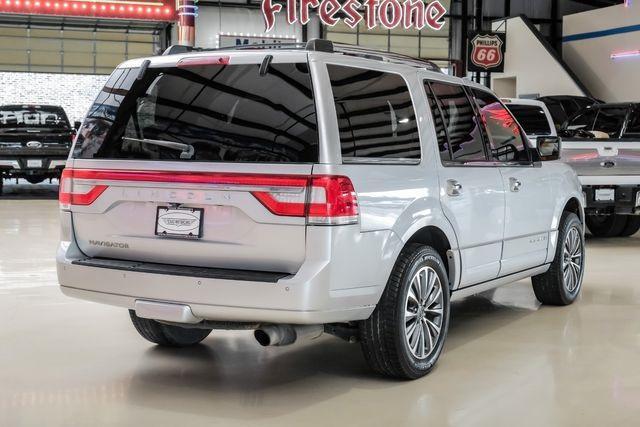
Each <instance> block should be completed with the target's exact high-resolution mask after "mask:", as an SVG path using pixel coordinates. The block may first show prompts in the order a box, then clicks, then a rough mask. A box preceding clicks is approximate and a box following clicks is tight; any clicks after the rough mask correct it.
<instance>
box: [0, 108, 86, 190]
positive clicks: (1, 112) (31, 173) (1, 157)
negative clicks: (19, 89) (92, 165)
mask: <svg viewBox="0 0 640 427" xmlns="http://www.w3.org/2000/svg"><path fill="white" fill-rule="evenodd" d="M76 125H79V123H77V124H76ZM75 134H76V130H75V129H74V128H73V127H71V125H70V123H69V119H68V118H67V115H66V113H65V112H64V110H63V109H62V107H57V106H50V105H3V106H0V192H1V191H2V184H3V181H4V179H10V178H16V179H18V178H24V179H26V180H27V181H29V182H30V183H32V184H37V183H39V182H42V181H44V180H45V179H52V178H60V175H61V173H62V169H64V165H65V163H66V160H67V157H68V155H69V150H70V149H71V144H72V142H73V139H74V137H75Z"/></svg>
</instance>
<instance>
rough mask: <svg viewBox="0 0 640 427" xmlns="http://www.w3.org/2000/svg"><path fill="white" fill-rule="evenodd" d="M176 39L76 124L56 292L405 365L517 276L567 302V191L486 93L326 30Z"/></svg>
mask: <svg viewBox="0 0 640 427" xmlns="http://www.w3.org/2000/svg"><path fill="white" fill-rule="evenodd" d="M174 51H175V49H172V50H171V51H170V52H168V54H165V55H162V56H158V57H154V58H149V59H139V60H131V61H128V62H125V63H124V64H122V65H121V66H119V67H118V68H117V69H116V70H115V71H114V73H113V74H112V75H111V77H110V78H109V81H108V82H107V84H106V86H105V88H104V89H103V90H102V92H101V93H100V94H99V96H98V98H97V99H96V102H95V104H94V105H93V107H92V108H91V110H90V112H89V114H88V116H87V118H86V119H85V121H84V123H83V126H82V128H81V129H80V131H79V135H78V138H77V140H76V142H75V146H74V149H73V151H72V154H71V157H70V159H69V161H68V164H67V168H66V169H65V171H64V176H63V179H62V183H61V190H60V205H61V220H62V242H61V244H60V247H59V251H58V256H57V264H58V277H59V281H60V284H61V286H62V291H63V292H64V293H65V294H67V295H69V296H73V297H78V298H82V299H86V300H91V301H97V302H101V303H105V304H112V305H116V306H121V307H124V308H127V309H129V313H130V316H131V320H132V321H133V325H134V326H135V328H136V329H137V330H138V332H139V333H140V335H142V336H143V337H144V338H146V339H147V340H149V341H151V342H154V343H156V344H159V345H165V346H187V345H193V344H196V343H199V342H200V341H202V340H203V339H204V338H205V337H206V336H207V335H208V334H209V333H210V332H211V330H213V329H248V330H254V331H255V332H254V333H255V337H256V339H257V340H258V342H259V343H260V344H262V345H264V346H269V345H286V344H291V343H293V342H295V341H296V340H301V339H309V338H315V337H317V336H319V335H321V334H322V333H323V332H327V333H330V334H333V335H336V336H338V337H341V338H343V339H346V340H348V341H350V342H359V343H360V344H361V346H362V349H363V351H364V354H365V356H366V359H367V361H368V362H369V364H370V365H371V367H372V368H373V369H374V370H376V371H378V372H380V373H382V374H385V375H389V376H394V377H401V378H418V377H420V376H422V375H425V374H426V373H428V372H429V371H430V370H431V369H432V368H433V366H434V364H435V363H436V361H437V359H438V357H439V356H440V354H441V352H442V349H443V344H444V340H445V337H446V334H447V328H448V325H449V315H450V303H451V300H452V299H455V298H461V297H464V296H468V295H472V294H476V293H478V292H482V291H485V290H488V289H491V288H494V287H496V286H499V285H504V284H508V283H512V282H514V281H517V280H521V279H524V278H528V277H532V278H533V279H532V280H533V287H534V290H535V294H536V296H537V298H538V299H539V300H540V301H541V302H543V303H546V304H553V305H566V304H570V303H572V302H573V301H574V300H575V299H576V298H577V296H578V294H579V292H580V288H581V283H582V277H583V272H584V262H585V260H584V232H583V231H584V227H583V218H584V215H583V207H582V206H583V195H582V190H581V187H580V183H579V182H578V179H577V177H576V174H575V173H574V172H573V170H572V169H571V168H570V167H568V166H566V165H564V164H562V163H560V162H555V161H549V162H547V161H544V160H553V159H556V158H557V156H558V152H559V148H560V147H559V144H560V142H559V140H558V139H557V138H548V137H547V138H542V139H541V140H539V141H538V144H537V145H538V147H536V148H532V147H530V146H529V142H528V141H527V139H526V136H525V135H524V134H523V132H522V130H521V128H520V126H519V125H518V123H517V122H516V120H515V119H514V118H513V117H512V116H511V114H510V113H509V112H508V110H507V109H506V108H505V107H504V105H503V104H502V103H501V102H500V101H499V100H498V99H497V98H496V97H495V96H494V95H493V94H492V93H491V92H490V91H488V90H487V89H486V88H484V87H482V86H480V85H476V84H473V83H471V82H469V81H463V80H461V79H458V78H454V77H450V76H446V75H444V74H442V73H440V72H439V71H438V70H437V68H436V67H434V66H433V65H432V64H430V63H425V62H421V61H417V60H412V59H410V58H403V57H400V56H397V55H391V54H383V53H377V52H371V51H365V50H361V49H357V48H354V47H345V46H338V45H333V44H331V43H330V42H326V41H322V40H314V41H312V42H310V43H308V44H307V45H306V47H305V46H292V47H291V48H280V49H272V50H265V49H257V48H256V49H235V50H233V49H230V50H216V51H197V50H194V51H187V52H183V53H180V54H175V53H173V52H174Z"/></svg>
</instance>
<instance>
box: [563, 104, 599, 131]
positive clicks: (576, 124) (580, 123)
mask: <svg viewBox="0 0 640 427" xmlns="http://www.w3.org/2000/svg"><path fill="white" fill-rule="evenodd" d="M597 114H598V111H597V110H596V109H594V108H590V109H588V110H585V111H584V112H583V113H581V114H579V115H577V116H576V117H574V118H572V119H571V120H570V121H569V123H568V124H567V129H569V130H578V129H583V130H591V129H593V122H595V120H596V115H597Z"/></svg>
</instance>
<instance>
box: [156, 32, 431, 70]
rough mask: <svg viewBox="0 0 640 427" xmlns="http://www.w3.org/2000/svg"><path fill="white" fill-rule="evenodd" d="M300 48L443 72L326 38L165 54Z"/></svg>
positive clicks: (181, 49) (183, 48) (414, 60)
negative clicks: (303, 41) (302, 41)
mask: <svg viewBox="0 0 640 427" xmlns="http://www.w3.org/2000/svg"><path fill="white" fill-rule="evenodd" d="M275 48H281V49H300V50H307V51H312V52H326V53H341V54H343V55H349V56H356V57H359V58H366V59H373V60H375V61H383V62H390V63H394V64H403V65H410V66H413V67H417V68H425V69H427V70H428V71H435V72H438V73H442V70H441V69H440V67H438V66H437V65H436V64H435V63H433V62H431V61H429V60H426V59H420V58H414V57H412V56H409V55H403V54H400V53H394V52H382V51H379V50H375V49H370V48H367V47H362V46H357V45H352V44H346V43H334V42H332V41H331V40H325V39H311V40H309V41H308V42H306V43H299V42H291V43H265V44H246V45H239V46H230V47H222V48H217V49H203V48H197V47H190V46H182V45H173V46H170V47H168V48H167V50H165V51H164V53H163V55H173V54H177V53H189V52H208V51H222V50H254V49H275Z"/></svg>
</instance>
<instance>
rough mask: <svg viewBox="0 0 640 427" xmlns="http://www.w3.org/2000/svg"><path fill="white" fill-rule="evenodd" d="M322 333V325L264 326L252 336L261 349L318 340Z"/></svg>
mask: <svg viewBox="0 0 640 427" xmlns="http://www.w3.org/2000/svg"><path fill="white" fill-rule="evenodd" d="M323 333H324V325H297V326H294V325H266V326H262V327H260V328H258V329H256V330H255V331H254V332H253V336H254V337H255V338H256V341H258V344H260V345H261V346H263V347H282V346H285V345H291V344H293V343H295V342H296V341H299V340H312V339H315V338H318V337H319V336H320V335H322V334H323Z"/></svg>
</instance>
